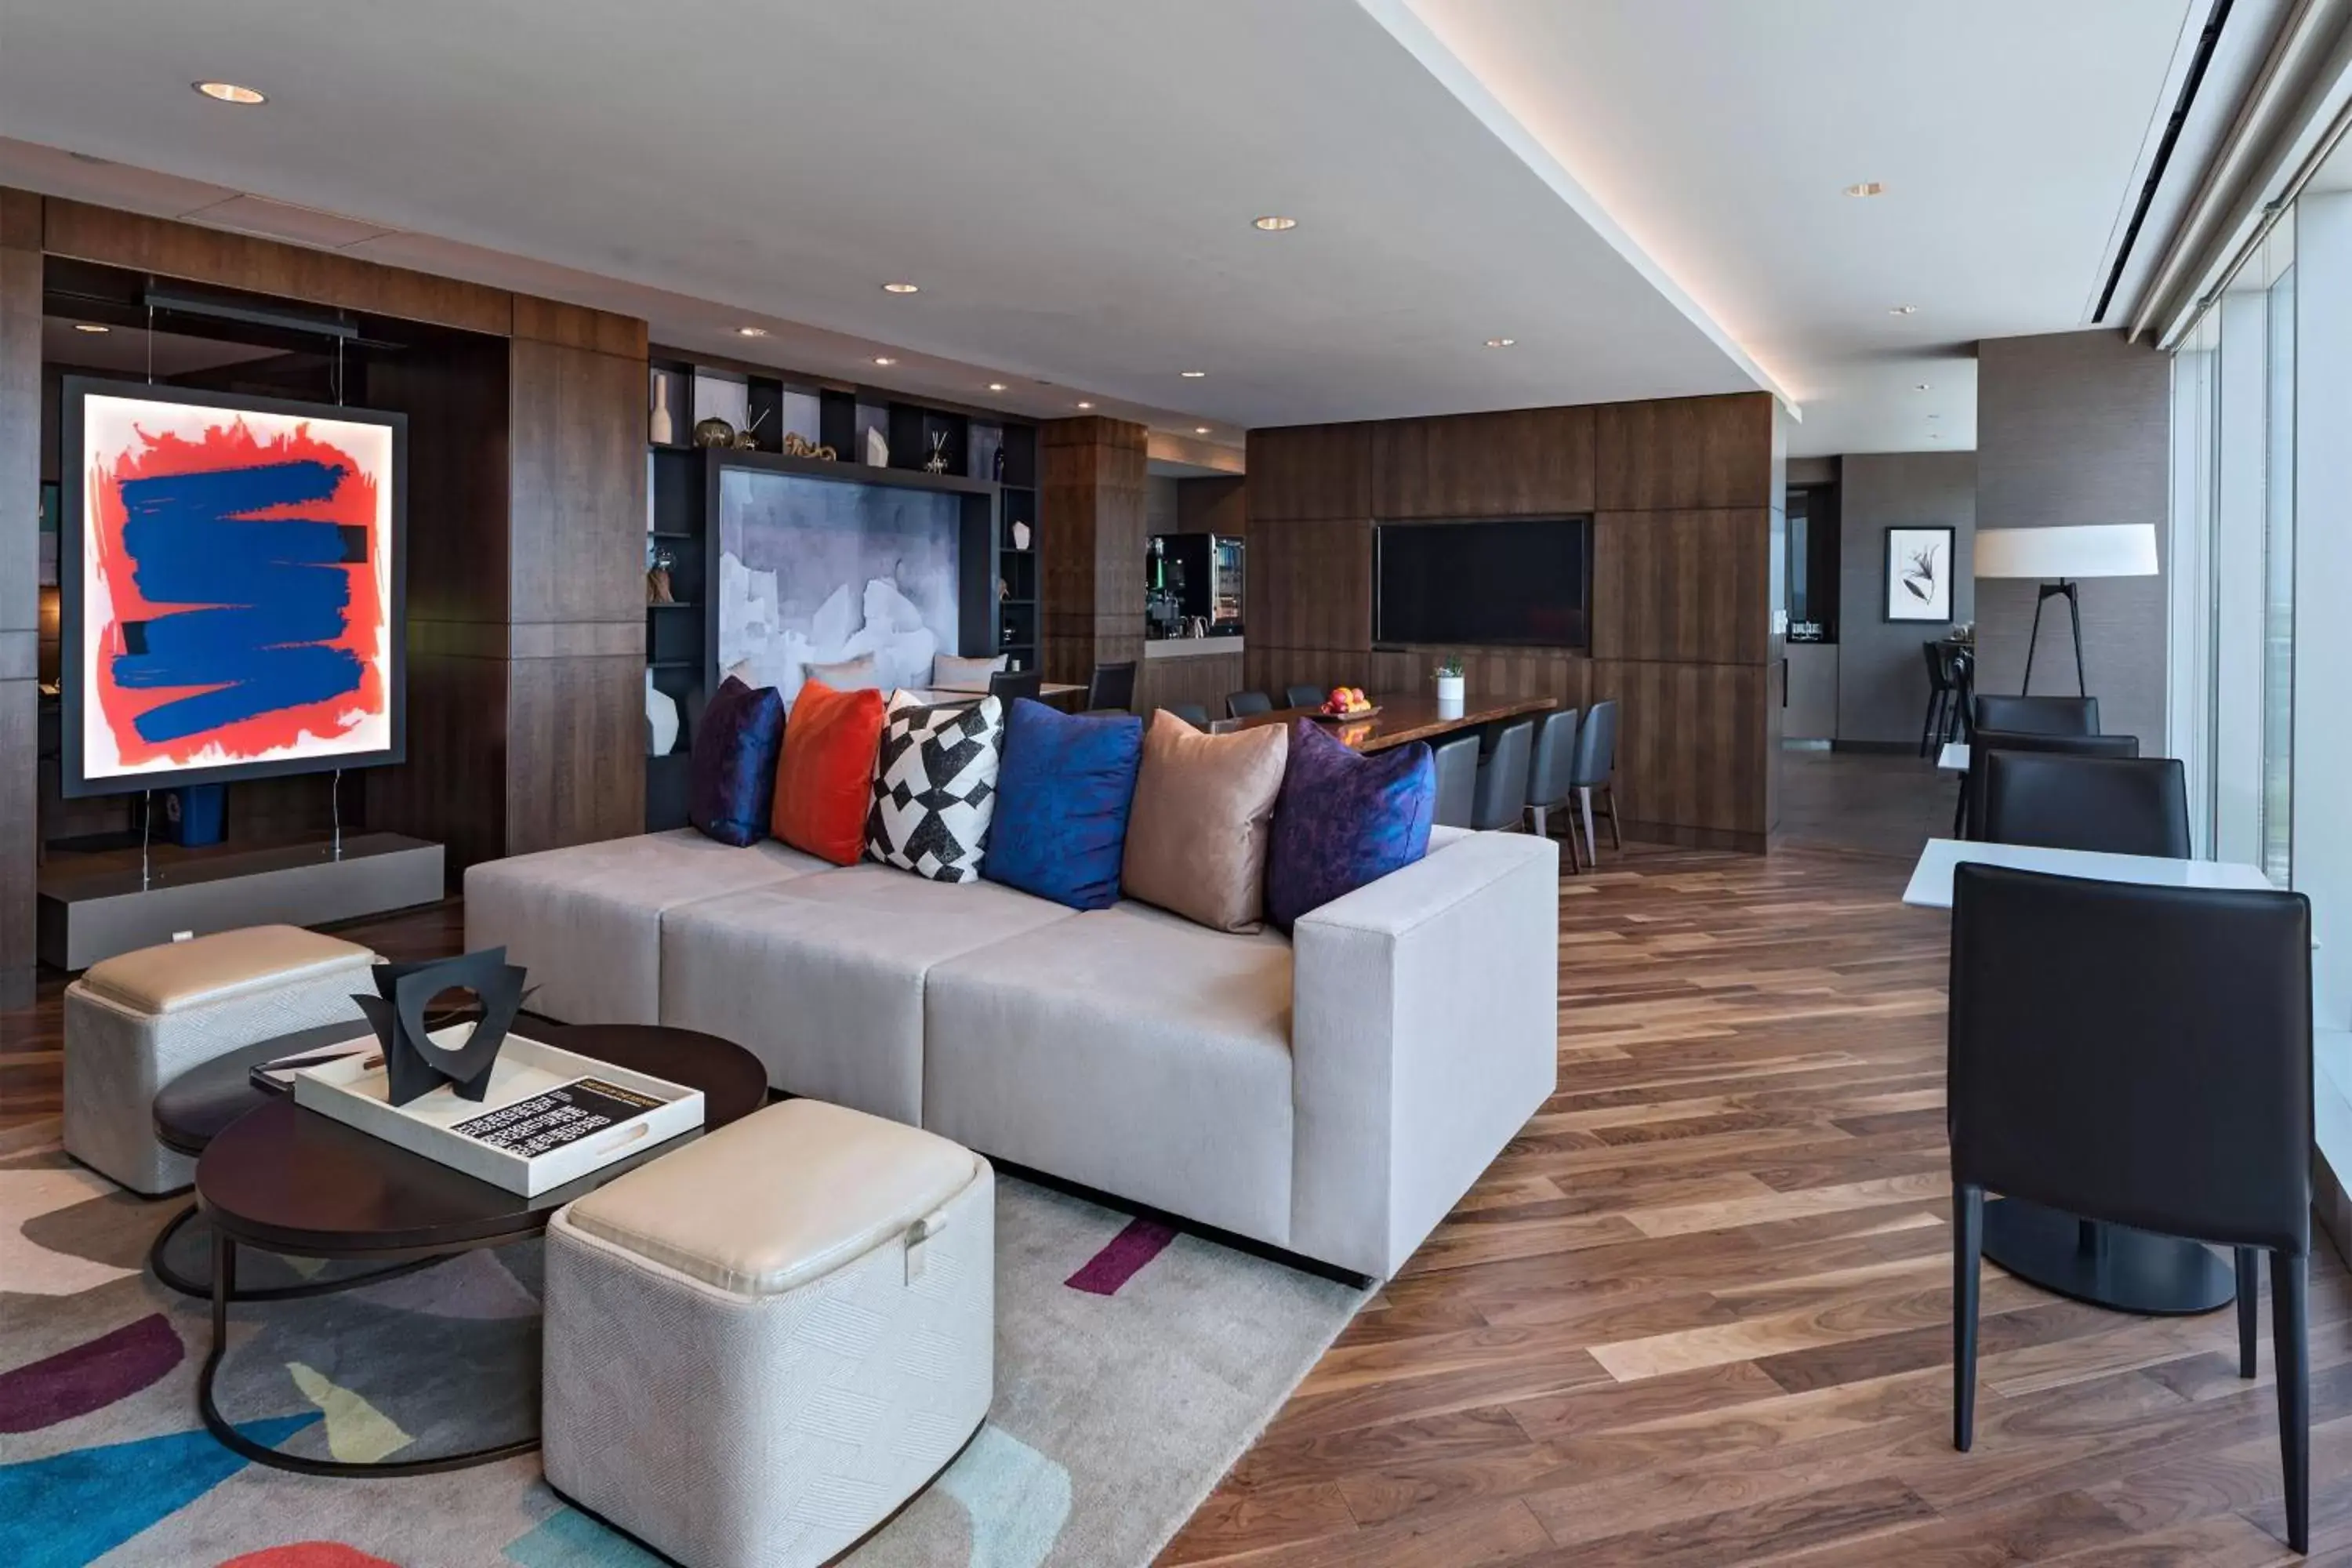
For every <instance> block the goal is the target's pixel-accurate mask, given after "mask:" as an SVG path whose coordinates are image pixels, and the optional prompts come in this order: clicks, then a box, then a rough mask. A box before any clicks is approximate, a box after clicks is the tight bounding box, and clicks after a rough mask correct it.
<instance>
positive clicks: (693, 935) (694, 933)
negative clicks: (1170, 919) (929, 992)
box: [661, 864, 1072, 1125]
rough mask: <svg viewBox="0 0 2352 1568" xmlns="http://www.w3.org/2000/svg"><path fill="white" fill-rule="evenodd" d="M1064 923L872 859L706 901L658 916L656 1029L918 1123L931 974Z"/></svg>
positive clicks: (1022, 902)
mask: <svg viewBox="0 0 2352 1568" xmlns="http://www.w3.org/2000/svg"><path fill="white" fill-rule="evenodd" d="M1071 918H1072V917H1071V914H1070V911H1069V910H1066V909H1064V908H1063V907H1062V906H1061V905H1059V904H1054V903H1048V902H1046V901H1045V900H1042V899H1033V898H1030V897H1029V896H1028V895H1026V894H1025V893H1016V892H1014V891H1013V890H1012V889H1009V888H1000V887H998V886H996V885H995V884H994V883H992V882H964V883H952V884H951V883H940V882H929V881H925V880H923V879H920V878H917V877H909V876H908V875H907V874H906V873H905V872H903V871H898V870H893V869H891V868H889V867H887V866H877V865H871V864H868V865H864V866H852V867H848V868H845V869H842V870H837V871H836V870H827V871H824V872H822V873H820V874H818V875H816V876H814V877H803V878H800V879H796V880H794V881H791V882H782V883H778V884H776V885H775V886H773V887H768V888H759V889H751V890H750V891H747V892H742V893H738V894H735V895H733V896H730V897H727V898H719V899H710V900H704V901H702V902H700V903H697V904H694V905H692V906H691V907H689V908H687V909H682V910H677V911H676V912H674V913H673V914H672V915H671V916H670V918H669V919H668V920H667V921H664V922H663V927H662V1016H661V1021H662V1022H663V1023H665V1024H670V1025H674V1026H677V1027H679V1028H686V1029H700V1030H702V1031H703V1032H705V1033H706V1034H712V1035H717V1036H719V1037H722V1038H724V1039H730V1040H733V1041H734V1042H736V1043H737V1044H738V1045H740V1046H742V1047H745V1048H746V1049H748V1050H750V1051H751V1052H752V1053H753V1054H754V1055H755V1056H757V1057H758V1058H760V1059H761V1062H763V1063H765V1064H766V1066H767V1068H768V1081H769V1082H770V1083H772V1084H774V1085H775V1086H776V1087H777V1088H778V1089H787V1090H789V1091H791V1092H792V1093H793V1094H804V1095H809V1096H812V1097H814V1098H815V1099H818V1100H833V1101H835V1102H837V1103H839V1104H842V1105H848V1106H854V1107H856V1109H857V1110H866V1111H870V1112H872V1113H873V1114H875V1115H877V1116H887V1117H889V1118H890V1119H891V1120H893V1121H905V1122H909V1123H914V1124H917V1125H919V1124H920V1122H921V1121H922V1095H923V1050H924V1040H923V987H924V977H925V975H926V973H928V972H929V970H930V969H931V967H932V966H933V965H934V964H936V963H940V962H941V961H942V960H945V959H949V958H953V957H956V956H958V955H960V954H963V953H967V952H972V951H974V950H975V949H979V948H983V947H985V946H987V945H988V944H989V943H991V942H996V941H999V940H1001V939H1003V938H1005V937H1010V936H1017V935H1020V934H1021V933H1023V932H1026V931H1034V930H1037V929H1038V928H1040V927H1052V926H1057V925H1062V924H1066V923H1067V922H1068V921H1070V919H1071Z"/></svg>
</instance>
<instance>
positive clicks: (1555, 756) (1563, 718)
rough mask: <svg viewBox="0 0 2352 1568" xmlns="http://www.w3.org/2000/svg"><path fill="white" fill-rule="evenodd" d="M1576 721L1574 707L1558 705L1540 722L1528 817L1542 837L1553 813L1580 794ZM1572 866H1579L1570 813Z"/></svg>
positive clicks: (1530, 776)
mask: <svg viewBox="0 0 2352 1568" xmlns="http://www.w3.org/2000/svg"><path fill="white" fill-rule="evenodd" d="M1576 720H1577V712H1576V710H1575V709H1573V708H1555V709H1553V710H1551V711H1550V712H1549V713H1547V714H1545V715H1544V716H1543V718H1542V719H1541V720H1539V721H1538V722H1537V724H1536V743H1535V750H1534V752H1532V753H1531V754H1530V755H1529V757H1528V821H1529V822H1530V823H1531V824H1532V826H1534V828H1535V830H1536V835H1537V837H1548V836H1549V828H1550V817H1551V814H1552V812H1554V811H1556V810H1559V809H1561V808H1564V807H1566V806H1568V805H1569V803H1570V801H1571V800H1573V799H1574V798H1575V796H1576V785H1575V784H1573V783H1572V782H1571V781H1572V780H1573V779H1574V778H1575V776H1576ZM1568 826H1569V832H1568V868H1569V869H1570V870H1571V871H1573V870H1576V869H1578V866H1577V857H1576V816H1575V813H1574V812H1573V811H1570V814H1569V825H1568Z"/></svg>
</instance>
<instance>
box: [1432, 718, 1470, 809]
mask: <svg viewBox="0 0 2352 1568" xmlns="http://www.w3.org/2000/svg"><path fill="white" fill-rule="evenodd" d="M1434 755H1435V758H1436V765H1437V802H1436V805H1434V806H1433V808H1432V809H1431V811H1430V814H1429V820H1430V822H1431V823H1432V824H1433V825H1434V826H1439V827H1468V826H1471V817H1472V816H1474V815H1475V809H1476V805H1477V800H1478V737H1477V736H1475V735H1460V736H1456V737H1455V738H1454V739H1453V740H1451V741H1448V742H1445V743H1444V745H1441V746H1438V747H1436V748H1434Z"/></svg>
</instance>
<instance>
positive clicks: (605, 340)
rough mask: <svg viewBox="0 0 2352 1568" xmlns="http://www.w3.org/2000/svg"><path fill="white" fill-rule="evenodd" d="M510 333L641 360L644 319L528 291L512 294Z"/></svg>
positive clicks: (532, 339)
mask: <svg viewBox="0 0 2352 1568" xmlns="http://www.w3.org/2000/svg"><path fill="white" fill-rule="evenodd" d="M514 336H515V337H516V338H517V339H518V340H520V341H527V342H542V343H553V344H555V345H556V346H557V347H559V348H567V349H587V350H589V351H591V352H592V353H600V354H617V355H619V356H620V357H621V358H623V359H639V360H641V359H644V358H645V357H646V345H647V337H646V323H645V322H643V321H638V320H637V319H636V318H635V317H634V316H616V315H614V314H613V312H611V311H610V310H590V309H588V307H586V306H585V305H567V304H564V303H562V301H560V300H541V299H539V298H538V297H536V296H535V295H530V294H518V295H516V296H515V297H514ZM637 423H638V425H639V426H640V429H639V431H638V434H639V435H640V436H642V435H643V434H644V430H643V428H642V427H643V426H644V424H645V421H644V420H643V419H639V420H638V422H637Z"/></svg>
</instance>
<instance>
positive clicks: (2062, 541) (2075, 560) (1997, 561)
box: [1976, 522, 2156, 583]
mask: <svg viewBox="0 0 2352 1568" xmlns="http://www.w3.org/2000/svg"><path fill="white" fill-rule="evenodd" d="M1976 574H1977V575H1978V576H1979V577H2032V578H2035V579H2038V580H2039V581H2042V582H2045V583H2054V582H2056V581H2058V580H2059V579H2060V578H2062V577H2153V576H2155V575H2156V524H2154V523H2152V522H2098V523H2086V524H2080V525H2075V526H2070V527H2065V528H1985V529H1979V530H1978V531H1977V558H1976Z"/></svg>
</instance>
